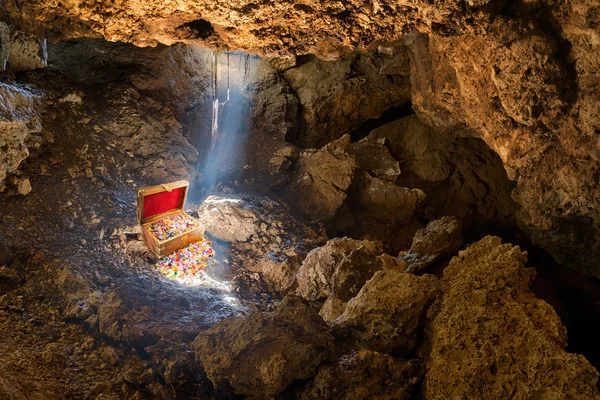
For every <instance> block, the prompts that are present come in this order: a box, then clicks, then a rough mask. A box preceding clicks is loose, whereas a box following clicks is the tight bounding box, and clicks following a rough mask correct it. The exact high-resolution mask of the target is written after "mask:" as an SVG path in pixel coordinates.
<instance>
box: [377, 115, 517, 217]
mask: <svg viewBox="0 0 600 400" xmlns="http://www.w3.org/2000/svg"><path fill="white" fill-rule="evenodd" d="M458 131H459V130H457V132H458ZM369 138H371V139H374V140H382V139H385V145H386V146H387V148H389V150H390V152H391V154H392V155H393V156H394V158H396V159H397V160H399V161H400V162H401V165H402V173H401V174H400V176H399V177H398V179H397V180H396V183H397V184H398V185H400V186H405V187H410V188H418V189H421V190H423V191H424V192H425V193H426V194H427V197H426V198H425V199H424V201H423V202H422V204H421V205H420V211H419V212H420V213H421V214H422V216H423V217H425V218H427V219H429V220H432V219H437V218H441V217H443V216H445V215H454V216H456V217H458V218H459V219H460V220H461V221H462V222H463V223H464V224H465V225H467V226H468V225H472V224H476V225H487V224H494V225H500V226H505V227H509V226H512V225H513V224H514V213H515V209H516V205H515V203H514V201H513V200H512V198H511V191H512V188H513V185H512V184H511V182H510V181H509V180H508V178H507V176H506V172H505V171H504V167H503V165H502V161H501V160H500V158H499V157H498V155H496V154H494V153H493V152H492V151H491V150H490V149H489V148H488V147H487V145H486V144H485V142H483V141H482V140H480V139H476V138H465V137H459V138H455V139H452V137H449V136H446V135H443V134H441V133H439V132H437V131H436V130H435V129H433V128H430V127H428V126H426V125H424V124H423V123H422V122H421V121H420V120H419V118H418V117H417V116H415V115H412V116H409V117H404V118H401V119H399V120H397V121H394V122H392V123H389V124H386V125H384V126H382V127H380V128H377V129H374V130H373V131H372V132H371V133H370V134H369Z"/></svg>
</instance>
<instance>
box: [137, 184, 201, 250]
mask: <svg viewBox="0 0 600 400" xmlns="http://www.w3.org/2000/svg"><path fill="white" fill-rule="evenodd" d="M189 185H190V183H189V182H188V181H177V182H172V183H166V184H163V185H158V186H152V187H147V188H144V189H139V190H138V191H137V214H138V221H139V222H140V224H141V225H142V234H143V236H144V241H145V242H146V244H147V245H148V247H149V248H150V250H151V251H152V252H153V253H154V254H155V255H156V256H157V257H159V258H160V257H164V256H168V255H170V254H172V253H173V252H175V251H177V250H179V249H181V248H183V247H185V246H187V245H188V244H190V243H192V242H196V241H198V240H201V239H202V238H203V237H204V228H203V227H202V226H201V225H200V223H199V222H198V221H197V220H196V219H194V218H193V217H191V216H190V215H189V214H187V213H186V212H185V211H183V208H184V206H185V200H186V197H187V191H188V187H189Z"/></svg>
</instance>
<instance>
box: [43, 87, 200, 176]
mask: <svg viewBox="0 0 600 400" xmlns="http://www.w3.org/2000/svg"><path fill="white" fill-rule="evenodd" d="M70 89H71V90H72V91H71V92H70V93H68V94H67V95H63V96H62V97H59V98H55V97H53V98H52V99H49V100H48V101H47V103H48V104H49V107H50V108H51V109H52V110H53V113H52V114H50V115H49V116H48V118H49V120H47V121H46V122H47V123H48V125H61V124H64V123H63V122H62V121H64V118H73V117H74V116H76V117H77V119H75V120H74V121H73V123H72V124H71V125H69V126H68V127H67V128H66V129H71V130H77V129H79V130H81V131H83V132H88V131H89V132H91V133H90V134H91V135H94V137H95V138H96V139H95V140H92V141H88V142H84V143H81V141H73V143H72V145H73V147H74V148H75V152H76V153H77V154H78V155H80V156H81V158H82V159H84V160H83V161H77V162H76V158H75V157H68V156H67V155H62V157H61V158H62V159H61V160H56V161H55V162H56V163H58V162H63V161H66V163H67V170H68V171H69V174H70V176H71V178H77V177H81V176H84V175H85V176H86V177H92V176H93V175H94V174H95V173H100V174H106V173H107V172H108V168H107V167H108V165H109V164H110V157H109V158H108V159H105V160H104V163H103V164H104V165H100V166H96V167H95V168H94V169H92V168H91V161H90V159H91V158H93V157H92V155H91V154H90V153H92V152H93V151H94V150H93V149H94V147H95V146H98V145H100V144H104V145H105V146H109V147H110V148H112V149H113V150H114V151H116V152H119V153H121V154H123V155H124V156H127V157H128V158H129V160H128V162H127V164H126V165H123V166H122V169H125V168H126V169H127V171H128V172H133V171H135V173H139V174H140V175H142V176H144V177H145V178H146V179H148V181H149V182H151V183H154V184H159V183H164V182H165V181H170V180H177V179H186V180H189V181H190V182H192V183H194V182H196V181H197V180H199V179H200V176H199V173H198V170H197V169H196V168H194V164H195V161H196V160H197V158H198V152H197V150H196V149H195V148H194V147H193V146H192V145H191V144H190V142H189V141H188V140H187V139H186V138H185V137H184V136H183V132H182V126H181V124H179V122H178V121H177V120H176V119H175V117H174V115H173V112H172V111H171V110H170V109H169V108H167V107H164V106H161V105H160V104H159V103H157V102H156V101H155V100H153V99H151V98H149V97H147V96H144V95H142V94H140V92H139V91H138V90H137V89H135V88H134V87H132V86H130V85H129V84H110V85H106V86H105V87H104V88H103V90H94V89H91V90H90V89H89V88H87V87H85V91H81V90H78V89H75V88H70ZM67 115H69V117H67ZM47 129H51V128H49V127H48V128H47ZM117 173H122V172H121V171H119V172H117Z"/></svg>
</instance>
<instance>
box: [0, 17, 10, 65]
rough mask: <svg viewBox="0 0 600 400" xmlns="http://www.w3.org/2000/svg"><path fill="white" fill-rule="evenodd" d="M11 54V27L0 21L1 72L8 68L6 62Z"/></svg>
mask: <svg viewBox="0 0 600 400" xmlns="http://www.w3.org/2000/svg"><path fill="white" fill-rule="evenodd" d="M9 55H10V28H9V27H8V25H6V24H5V23H4V22H0V72H4V71H5V70H6V63H7V62H8V56H9Z"/></svg>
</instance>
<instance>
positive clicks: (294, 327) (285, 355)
mask: <svg viewBox="0 0 600 400" xmlns="http://www.w3.org/2000/svg"><path fill="white" fill-rule="evenodd" d="M194 346H195V349H196V359H197V360H198V361H199V362H200V363H202V366H203V367H204V369H205V371H206V374H207V375H208V377H209V379H210V380H211V381H212V382H213V384H214V385H215V387H216V388H217V389H219V388H224V387H231V388H232V390H233V392H234V393H236V394H240V395H247V396H249V398H253V399H265V398H272V397H273V396H275V395H277V394H278V393H280V392H282V391H283V390H284V389H285V388H286V387H287V386H288V385H290V384H291V383H292V382H293V381H294V380H296V379H307V378H309V377H311V376H312V375H313V374H314V373H315V371H316V370H317V367H318V366H319V364H321V362H323V361H325V360H326V359H328V358H329V357H330V355H331V353H332V348H333V337H332V336H331V335H330V333H329V329H328V327H327V325H326V324H325V322H324V321H323V320H322V319H321V317H319V315H318V314H317V313H316V312H315V311H313V310H312V309H311V308H310V307H309V306H308V305H307V304H305V303H304V302H303V301H302V300H301V299H300V298H299V297H296V296H287V297H286V298H285V299H284V301H283V302H282V303H281V305H280V306H279V308H278V309H277V310H276V311H273V312H270V313H264V314H262V313H258V312H257V313H254V314H251V315H248V316H246V317H243V318H231V319H227V320H224V321H222V322H221V323H219V324H217V325H215V326H214V327H212V328H211V329H209V330H207V331H205V332H202V333H200V334H199V335H198V337H197V338H196V340H195V342H194Z"/></svg>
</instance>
